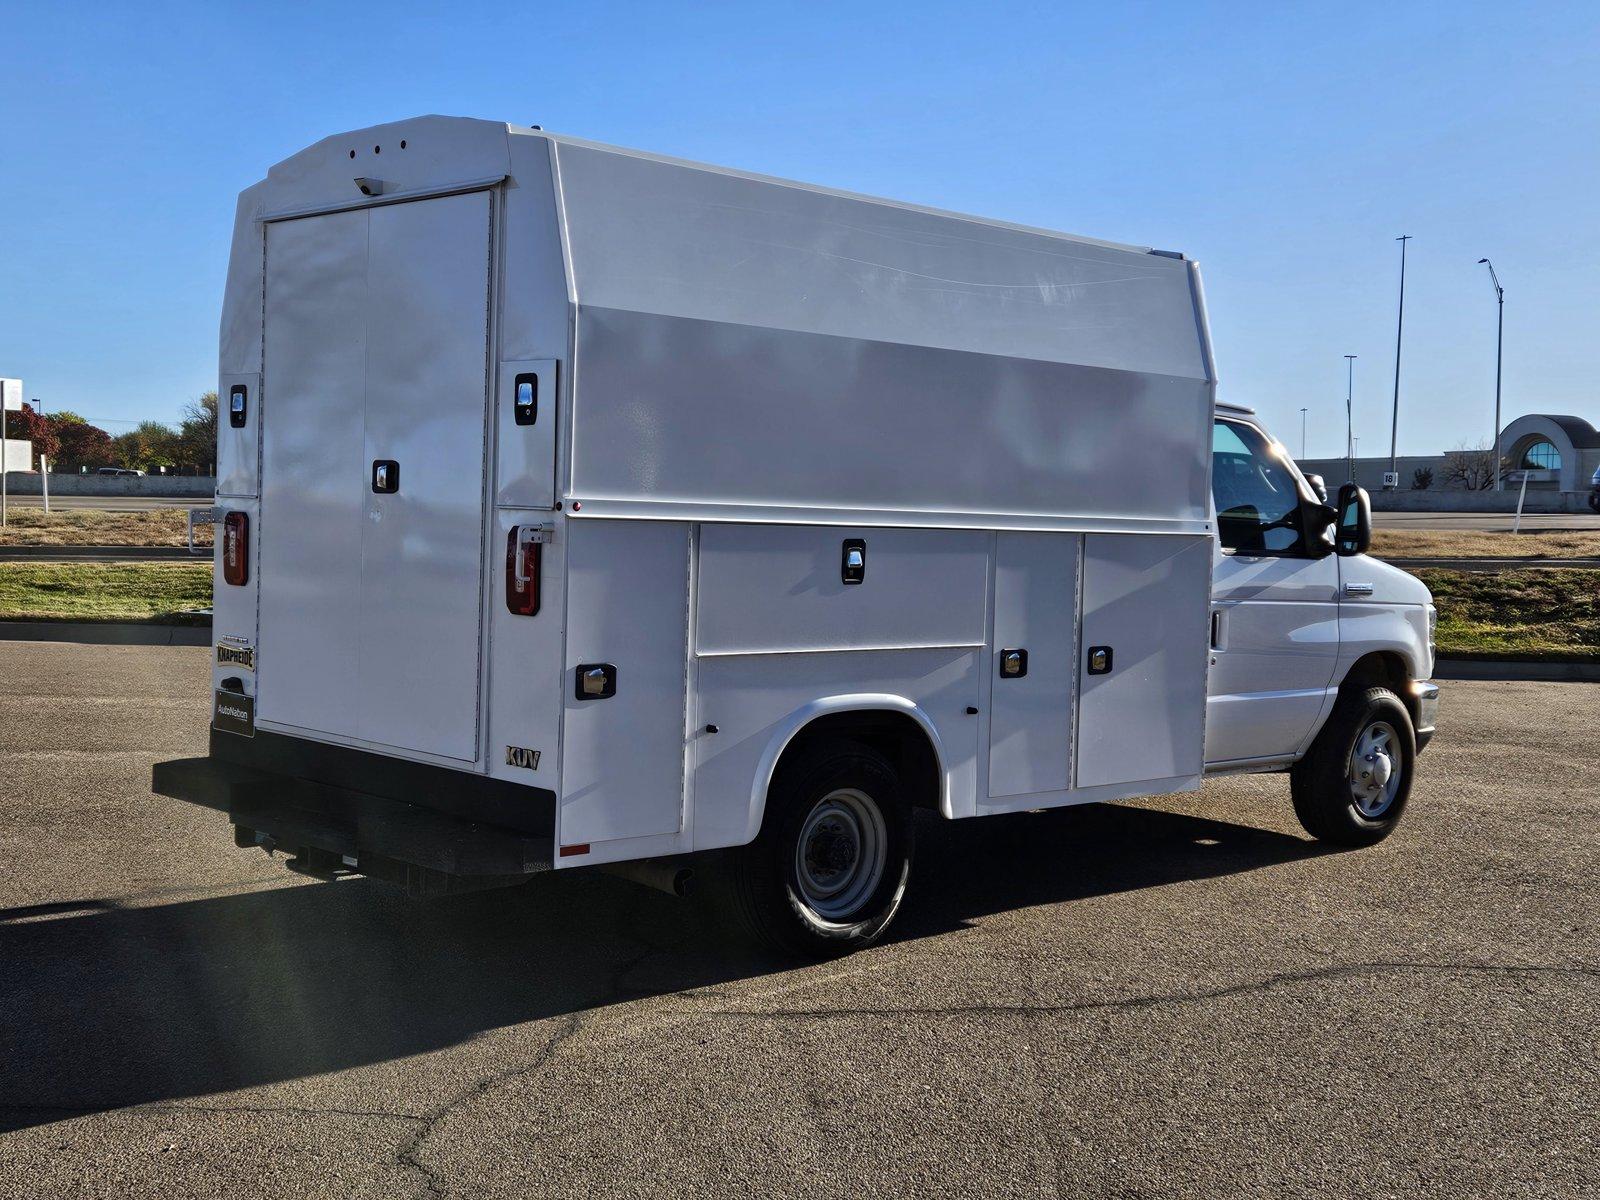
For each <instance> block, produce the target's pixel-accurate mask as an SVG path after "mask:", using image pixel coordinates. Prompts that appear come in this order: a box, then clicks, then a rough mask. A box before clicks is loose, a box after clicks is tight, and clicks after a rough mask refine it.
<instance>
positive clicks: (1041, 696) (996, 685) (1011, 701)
mask: <svg viewBox="0 0 1600 1200" xmlns="http://www.w3.org/2000/svg"><path fill="white" fill-rule="evenodd" d="M1079 544H1080V539H1079V535H1077V534H1075V533H999V534H996V535H995V551H994V632H993V637H992V640H991V646H992V647H993V661H992V663H991V666H990V672H989V674H990V689H991V690H990V693H989V696H990V698H989V783H988V788H989V800H990V803H989V804H987V805H985V806H984V807H985V809H986V811H990V812H999V811H1005V810H1008V809H1012V808H1018V807H1027V806H1028V805H1027V804H1025V803H1023V802H1024V801H1025V800H1026V799H1027V798H1028V797H1031V796H1035V795H1038V794H1039V793H1041V792H1063V791H1066V790H1067V789H1068V788H1069V787H1071V786H1072V699H1073V694H1074V691H1075V689H1076V684H1077V674H1078V672H1077V637H1076V635H1077V625H1078V550H1079Z"/></svg>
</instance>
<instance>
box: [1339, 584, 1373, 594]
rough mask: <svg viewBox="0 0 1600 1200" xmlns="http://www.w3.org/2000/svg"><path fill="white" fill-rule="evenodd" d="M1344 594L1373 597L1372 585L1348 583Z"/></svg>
mask: <svg viewBox="0 0 1600 1200" xmlns="http://www.w3.org/2000/svg"><path fill="white" fill-rule="evenodd" d="M1344 594H1345V595H1346V596H1370V595H1372V585H1371V584H1370V583H1347V584H1345V585H1344Z"/></svg>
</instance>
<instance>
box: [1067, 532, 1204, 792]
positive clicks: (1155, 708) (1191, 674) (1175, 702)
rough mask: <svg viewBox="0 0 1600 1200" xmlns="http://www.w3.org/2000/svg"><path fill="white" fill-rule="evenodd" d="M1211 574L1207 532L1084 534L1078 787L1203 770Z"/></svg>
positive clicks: (1191, 777) (1159, 781)
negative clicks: (1192, 534)
mask: <svg viewBox="0 0 1600 1200" xmlns="http://www.w3.org/2000/svg"><path fill="white" fill-rule="evenodd" d="M1210 579H1211V539H1210V538H1209V537H1184V536H1167V535H1159V534H1089V535H1088V536H1087V537H1085V539H1084V552H1083V634H1082V649H1081V650H1080V651H1079V653H1078V669H1079V672H1080V674H1079V695H1080V697H1081V699H1080V700H1079V702H1078V755H1077V760H1078V776H1077V786H1078V787H1080V788H1092V787H1101V786H1107V785H1132V784H1145V785H1157V786H1161V785H1165V786H1167V787H1172V788H1176V787H1181V786H1184V785H1185V784H1187V783H1192V782H1194V781H1195V780H1197V779H1198V778H1199V775H1200V773H1201V770H1202V769H1203V766H1204V754H1203V745H1202V743H1203V741H1204V733H1205V730H1204V721H1205V703H1206V619H1207V618H1206V592H1207V589H1208V587H1209V583H1210Z"/></svg>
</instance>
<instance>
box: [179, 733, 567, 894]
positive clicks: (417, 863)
mask: <svg viewBox="0 0 1600 1200" xmlns="http://www.w3.org/2000/svg"><path fill="white" fill-rule="evenodd" d="M151 784H152V788H153V790H154V791H156V792H157V793H158V794H160V795H163V796H171V797H173V798H174V799H177V800H186V801H188V802H189V803H191V804H199V805H202V806H204V807H206V808H213V809H216V810H217V811H219V812H224V813H227V814H228V819H229V820H230V821H232V822H233V824H234V825H235V826H236V827H237V833H236V840H237V841H238V842H239V843H240V844H241V845H250V844H257V845H262V846H265V847H267V848H269V849H282V850H284V851H285V852H288V853H291V854H293V855H295V856H296V861H297V862H298V863H300V864H302V865H301V867H300V869H303V870H307V871H308V872H309V873H312V874H319V875H328V874H334V873H338V872H339V871H350V872H356V873H360V874H367V875H373V876H376V877H378V878H382V879H386V880H389V881H390V882H394V883H400V884H404V885H406V886H408V887H410V888H411V889H412V890H414V891H425V892H434V891H453V890H457V887H456V886H455V885H456V884H457V883H462V882H464V883H465V885H466V886H469V887H471V886H483V885H484V884H485V883H490V882H514V881H515V880H516V879H517V878H519V877H521V876H525V875H528V874H532V873H534V872H536V871H543V870H547V869H548V868H549V867H550V865H551V861H552V856H551V851H552V847H553V843H552V833H553V829H554V816H555V796H554V794H553V793H552V792H549V791H547V790H545V789H542V788H532V787H525V786H518V785H515V784H508V783H505V782H504V781H501V780H492V779H486V778H484V777H482V776H478V775H470V774H467V773H465V772H460V771H451V770H446V769H443V768H438V767H430V766H426V765H424V764H418V763H412V762H406V761H403V760H397V759H392V758H388V757H385V756H383V755H375V754H369V753H367V752H365V751H359V750H349V749H345V748H343V747H335V746H325V745H321V744H320V743H314V742H307V741H303V740H302V739H299V738H287V737H282V736H278V735H272V734H258V735H257V736H256V737H255V738H253V739H246V738H238V737H233V736H231V735H229V734H213V735H212V753H211V754H210V756H208V757H205V758H186V759H176V760H173V761H170V762H163V763H157V764H156V765H155V768H154V771H153V772H152V780H151Z"/></svg>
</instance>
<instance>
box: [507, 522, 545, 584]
mask: <svg viewBox="0 0 1600 1200" xmlns="http://www.w3.org/2000/svg"><path fill="white" fill-rule="evenodd" d="M555 537H556V528H555V526H554V525H518V526H517V552H516V555H515V559H514V563H515V565H514V566H513V568H512V579H513V580H514V581H515V582H516V584H517V589H518V590H519V591H520V590H521V589H522V588H525V587H527V586H528V584H529V583H531V582H532V581H533V575H532V573H531V572H530V571H529V570H528V561H529V559H531V558H532V557H533V556H532V555H531V554H528V553H526V550H527V548H528V547H529V546H540V545H543V546H548V545H549V544H550V543H551V542H553V541H555Z"/></svg>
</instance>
